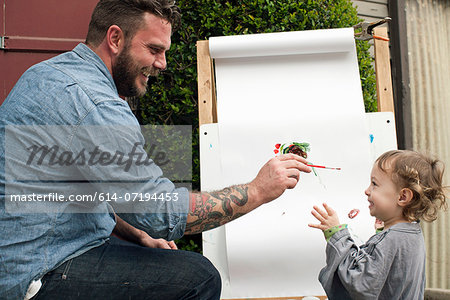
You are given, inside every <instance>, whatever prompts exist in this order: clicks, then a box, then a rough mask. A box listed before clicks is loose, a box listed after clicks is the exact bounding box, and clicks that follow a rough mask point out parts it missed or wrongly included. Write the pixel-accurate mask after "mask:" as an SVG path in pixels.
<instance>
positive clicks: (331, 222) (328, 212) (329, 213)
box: [308, 203, 340, 230]
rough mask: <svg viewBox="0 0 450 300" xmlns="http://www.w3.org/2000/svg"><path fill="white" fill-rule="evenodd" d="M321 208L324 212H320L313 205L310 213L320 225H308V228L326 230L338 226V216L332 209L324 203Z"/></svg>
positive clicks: (320, 210)
mask: <svg viewBox="0 0 450 300" xmlns="http://www.w3.org/2000/svg"><path fill="white" fill-rule="evenodd" d="M323 207H324V208H325V210H322V209H320V208H319V207H317V206H315V205H314V206H313V208H314V210H312V211H311V213H312V215H313V216H314V217H315V218H316V219H317V220H318V221H319V222H320V224H308V226H309V227H312V228H317V229H320V230H327V229H330V228H332V227H334V226H338V225H339V224H340V223H339V218H338V215H337V213H336V212H335V211H334V209H332V208H331V207H329V206H328V205H327V204H326V203H323Z"/></svg>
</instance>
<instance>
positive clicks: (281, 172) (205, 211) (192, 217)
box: [185, 154, 311, 234]
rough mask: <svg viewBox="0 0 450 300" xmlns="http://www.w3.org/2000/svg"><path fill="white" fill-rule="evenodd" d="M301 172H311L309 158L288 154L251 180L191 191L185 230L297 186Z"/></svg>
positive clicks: (210, 224) (217, 221)
mask: <svg viewBox="0 0 450 300" xmlns="http://www.w3.org/2000/svg"><path fill="white" fill-rule="evenodd" d="M300 172H308V173H309V172H311V169H310V168H309V167H308V166H306V160H305V159H304V158H303V157H300V156H298V155H295V154H285V155H280V156H278V157H274V158H273V159H271V160H270V161H268V162H267V163H266V164H265V165H264V166H263V167H262V168H261V170H260V171H259V173H258V175H257V176H256V178H255V179H254V180H253V181H252V182H250V183H248V184H242V185H235V186H231V187H228V188H225V189H223V190H221V191H216V192H210V193H206V192H198V193H191V195H190V209H189V214H188V218H187V224H186V231H185V234H195V233H200V232H203V231H206V230H209V229H212V228H215V227H218V226H220V225H223V224H225V223H228V222H230V221H232V220H234V219H236V218H238V217H240V216H242V215H245V214H246V213H248V212H250V211H252V210H253V209H255V208H257V207H258V206H260V205H262V204H264V203H267V202H270V201H272V200H273V199H276V198H278V197H279V196H281V194H283V193H284V191H285V190H286V189H291V188H294V187H295V185H296V184H297V182H298V180H299V178H300Z"/></svg>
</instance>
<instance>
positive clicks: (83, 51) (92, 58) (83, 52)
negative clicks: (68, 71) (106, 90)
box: [72, 43, 118, 93]
mask: <svg viewBox="0 0 450 300" xmlns="http://www.w3.org/2000/svg"><path fill="white" fill-rule="evenodd" d="M72 51H73V52H75V53H76V54H78V55H79V56H80V57H81V58H83V59H84V60H86V61H88V62H91V63H93V64H94V65H95V66H96V67H97V68H98V69H99V70H100V72H102V73H103V75H105V77H106V78H108V81H109V82H110V83H111V86H112V87H113V89H114V90H115V91H116V93H118V91H117V87H116V84H115V83H114V79H113V77H112V75H111V73H110V72H109V70H108V68H107V67H106V65H105V63H104V62H103V60H102V59H101V58H100V57H99V56H98V55H97V54H96V53H95V52H94V51H92V49H91V48H89V47H88V46H87V45H86V44H83V43H79V44H78V45H77V46H76V47H75V48H74V49H73V50H72Z"/></svg>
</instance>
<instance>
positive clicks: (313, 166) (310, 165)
mask: <svg viewBox="0 0 450 300" xmlns="http://www.w3.org/2000/svg"><path fill="white" fill-rule="evenodd" d="M306 165H307V166H308V167H311V168H321V169H329V170H337V171H340V170H341V168H330V167H325V166H318V165H312V164H306Z"/></svg>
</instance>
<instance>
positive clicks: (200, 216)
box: [186, 185, 248, 234]
mask: <svg viewBox="0 0 450 300" xmlns="http://www.w3.org/2000/svg"><path fill="white" fill-rule="evenodd" d="M191 197H192V199H191V207H190V212H189V215H190V216H191V217H194V220H195V221H193V222H188V223H187V225H186V233H187V234H192V233H199V232H202V231H205V230H209V229H212V228H215V227H218V226H220V225H223V224H225V223H227V222H230V221H232V220H234V219H236V218H238V217H240V216H242V215H244V214H245V212H244V213H243V212H239V211H236V207H242V206H244V205H245V204H247V202H248V186H247V185H236V186H232V187H229V188H225V189H223V190H221V191H216V192H211V193H196V194H191ZM233 207H234V209H233ZM238 210H239V209H238ZM191 220H192V218H191Z"/></svg>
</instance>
